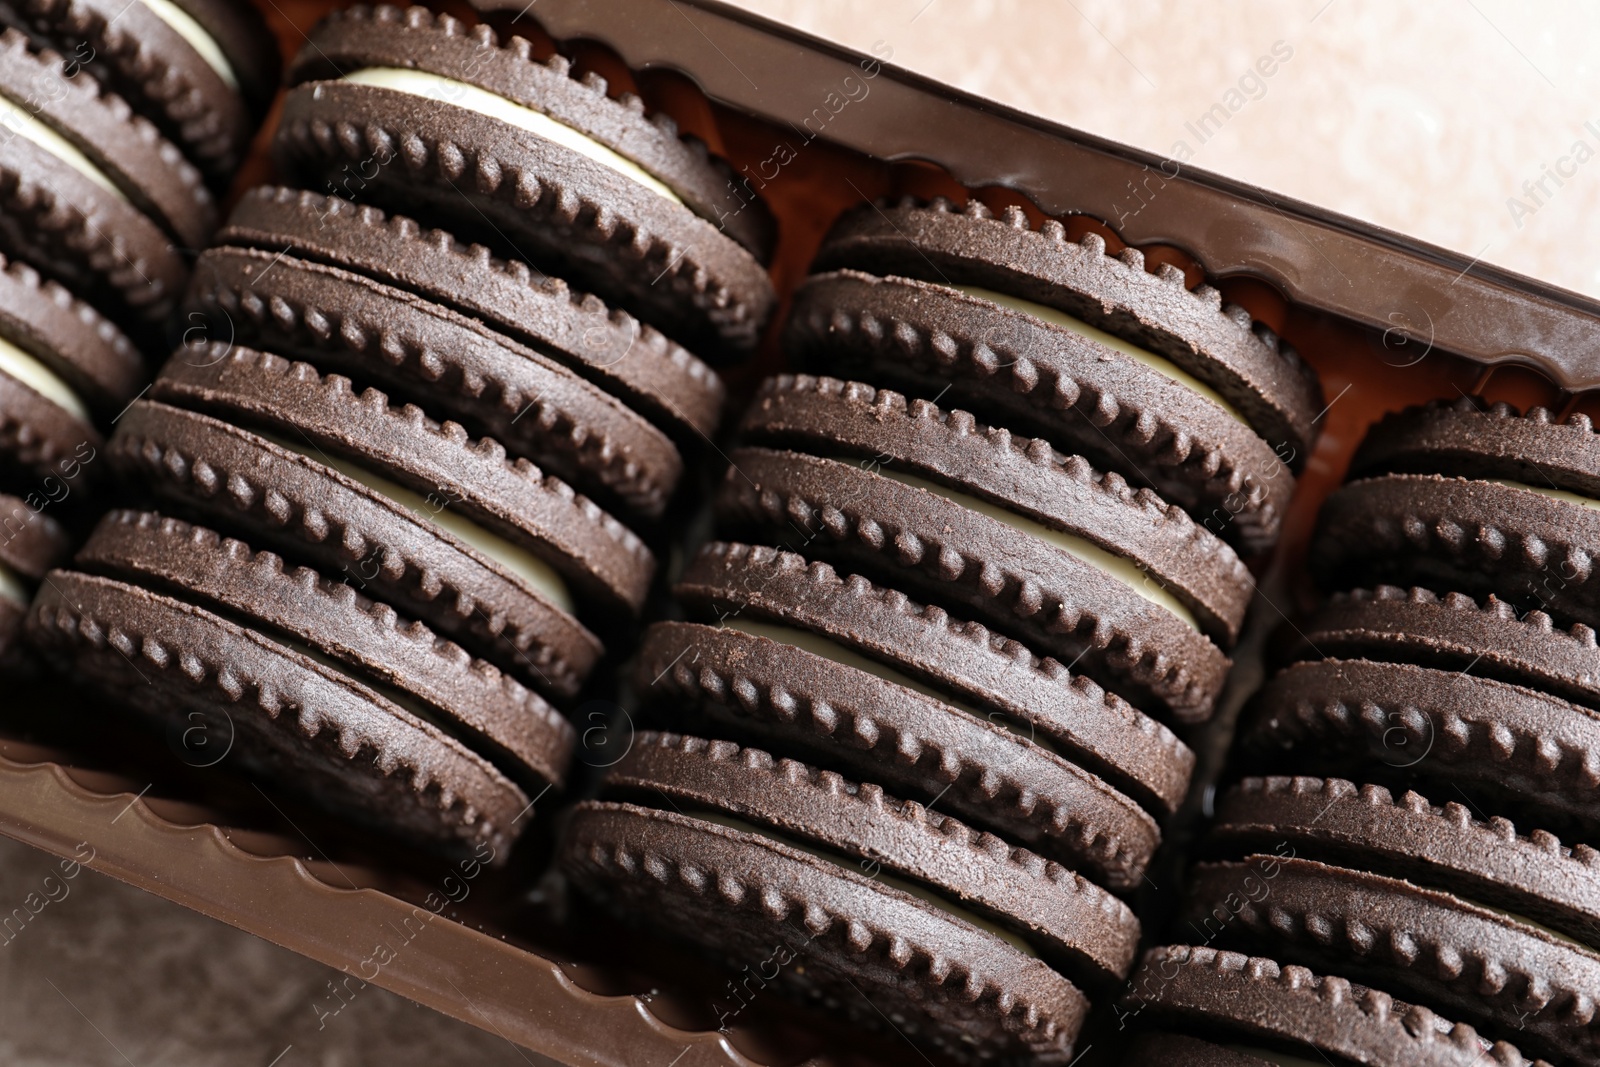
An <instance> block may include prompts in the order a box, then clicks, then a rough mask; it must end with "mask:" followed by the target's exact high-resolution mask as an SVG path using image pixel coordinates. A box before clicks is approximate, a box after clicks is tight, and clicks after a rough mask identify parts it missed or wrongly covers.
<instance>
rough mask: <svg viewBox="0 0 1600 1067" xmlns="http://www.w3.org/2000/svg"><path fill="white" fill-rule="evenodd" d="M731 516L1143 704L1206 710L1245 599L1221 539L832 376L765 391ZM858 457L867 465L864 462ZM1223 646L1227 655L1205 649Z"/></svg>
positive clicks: (1180, 713)
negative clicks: (778, 446)
mask: <svg viewBox="0 0 1600 1067" xmlns="http://www.w3.org/2000/svg"><path fill="white" fill-rule="evenodd" d="M743 428H744V430H745V432H746V436H747V437H748V438H749V439H750V440H752V441H758V442H765V441H768V440H771V441H773V442H775V443H777V442H794V443H805V444H807V445H808V446H809V450H810V451H811V452H820V453H822V455H814V454H802V453H800V452H795V451H789V450H783V451H778V450H773V449H767V448H753V447H746V448H741V449H737V450H735V451H734V452H733V453H731V455H730V457H729V458H730V461H731V465H730V469H729V471H728V473H727V475H726V476H725V477H724V479H723V487H722V491H721V493H720V494H719V496H718V499H717V512H718V516H719V517H720V518H721V519H722V520H723V521H724V523H725V524H726V525H727V526H728V527H729V528H730V530H731V531H732V532H734V533H735V534H740V533H744V534H757V535H759V536H760V537H762V538H764V539H772V540H776V541H778V542H779V543H780V544H784V545H785V546H786V547H790V548H793V549H797V550H800V551H803V552H805V553H806V554H809V555H820V556H822V557H824V558H827V559H830V560H835V561H838V562H839V563H841V564H845V565H848V566H850V567H851V568H852V569H859V570H861V571H863V572H864V573H866V574H868V575H870V576H874V577H876V578H879V579H881V580H882V581H884V582H885V583H887V584H889V585H892V586H894V587H895V588H900V589H904V590H906V591H908V592H910V593H913V594H916V595H918V596H919V597H920V598H924V599H926V600H928V601H930V602H932V603H936V604H940V605H947V606H949V607H950V608H951V609H952V610H957V611H960V612H962V613H963V614H968V615H969V616H970V617H972V618H975V619H977V620H979V621H982V622H983V623H984V624H985V625H989V626H993V627H994V628H996V629H998V630H1000V631H1002V632H1005V633H1008V634H1009V635H1010V636H1013V637H1016V638H1018V639H1019V640H1022V641H1023V642H1024V643H1026V644H1028V645H1029V646H1030V647H1032V648H1035V649H1038V650H1039V651H1041V652H1045V653H1048V654H1051V655H1054V656H1057V657H1060V658H1061V659H1063V660H1067V661H1071V662H1075V663H1079V664H1080V665H1081V666H1080V669H1082V670H1083V671H1084V672H1085V673H1088V674H1090V675H1091V676H1093V677H1094V678H1095V679H1096V680H1097V681H1099V682H1100V683H1101V684H1102V685H1105V686H1107V687H1108V688H1110V689H1112V690H1113V691H1115V692H1117V693H1118V694H1119V695H1121V696H1123V697H1124V698H1125V699H1128V700H1129V701H1131V702H1132V703H1134V704H1136V705H1139V706H1144V707H1154V708H1158V709H1164V710H1167V711H1170V712H1171V713H1172V714H1174V715H1176V716H1177V717H1178V718H1180V719H1183V720H1186V721H1195V720H1200V719H1204V718H1205V717H1207V716H1208V715H1209V713H1210V711H1211V708H1212V705H1213V702H1214V701H1215V698H1216V695H1217V693H1218V692H1219V691H1220V689H1221V685H1222V681H1223V679H1224V677H1225V675H1226V672H1227V668H1228V659H1227V657H1226V656H1225V655H1224V653H1223V652H1222V650H1221V648H1219V647H1218V645H1217V642H1219V641H1220V642H1222V643H1223V644H1231V642H1232V638H1233V636H1234V635H1235V634H1236V633H1237V628H1238V625H1239V623H1240V621H1241V620H1242V617H1243V613H1244V609H1245V607H1246V604H1247V598H1248V595H1249V592H1250V591H1251V590H1252V589H1253V583H1252V582H1251V581H1250V577H1249V574H1248V572H1247V571H1246V570H1245V569H1244V567H1243V565H1242V564H1241V563H1240V562H1239V560H1238V558H1237V557H1236V556H1235V555H1234V553H1233V551H1232V550H1231V549H1229V548H1228V547H1227V546H1226V545H1225V544H1224V543H1223V542H1222V541H1220V540H1219V539H1217V538H1216V537H1215V536H1213V535H1211V534H1209V533H1208V532H1207V531H1205V530H1204V529H1203V528H1202V527H1200V526H1197V525H1196V524H1195V523H1194V522H1192V521H1191V520H1190V519H1189V518H1188V516H1187V515H1185V514H1184V513H1183V512H1182V511H1181V510H1179V509H1176V508H1171V507H1169V506H1167V505H1165V504H1164V503H1163V502H1162V501H1161V500H1160V499H1159V498H1158V497H1156V496H1155V495H1154V494H1153V493H1151V492H1149V491H1148V490H1146V491H1143V492H1135V491H1134V490H1132V489H1130V488H1129V487H1128V486H1127V484H1126V483H1125V482H1124V481H1123V480H1122V479H1121V478H1119V477H1117V476H1116V475H1107V474H1102V473H1100V472H1098V471H1095V470H1093V469H1092V468H1091V467H1089V465H1088V464H1087V463H1086V462H1084V461H1083V460H1081V459H1070V460H1069V459H1067V458H1065V457H1061V456H1060V455H1059V454H1057V453H1055V452H1054V451H1053V450H1051V449H1050V448H1049V446H1047V445H1044V444H1043V443H1042V442H1036V441H1029V440H1027V439H1017V438H1013V437H1012V436H1011V435H1010V434H1009V433H1007V432H1006V431H1004V430H994V429H991V428H989V427H985V426H983V425H981V424H978V423H977V422H976V421H975V420H974V419H973V418H972V417H971V416H970V415H967V414H966V413H963V412H952V413H946V412H944V411H942V410H940V409H939V408H937V407H935V406H934V405H932V404H929V403H927V402H925V401H907V400H906V398H905V397H903V396H901V395H900V394H898V393H892V392H889V391H887V390H874V389H872V388H870V387H868V386H865V385H861V384H859V383H845V382H840V381H837V380H833V379H827V378H823V379H811V378H800V379H779V380H776V381H772V382H769V383H767V385H766V386H765V387H764V389H763V391H762V394H761V395H760V396H759V397H758V398H757V400H756V402H755V404H754V405H753V406H752V409H751V411H750V413H749V414H748V415H747V416H746V419H745V422H744V427H743ZM858 457H860V458H858ZM1208 633H1209V634H1210V635H1212V636H1214V637H1215V639H1216V640H1215V641H1213V640H1212V639H1211V637H1208V636H1207V635H1208Z"/></svg>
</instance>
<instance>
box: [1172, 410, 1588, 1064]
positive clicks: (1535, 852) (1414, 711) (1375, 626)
mask: <svg viewBox="0 0 1600 1067" xmlns="http://www.w3.org/2000/svg"><path fill="white" fill-rule="evenodd" d="M1436 416H1440V418H1439V419H1438V421H1441V422H1452V421H1456V420H1457V419H1458V417H1461V418H1466V419H1471V418H1475V417H1478V416H1487V417H1490V418H1500V419H1514V418H1516V416H1514V415H1511V414H1509V413H1502V414H1500V415H1498V416H1496V415H1492V414H1489V413H1485V412H1480V411H1478V410H1477V409H1476V408H1475V407H1473V408H1465V407H1463V408H1460V409H1456V408H1447V407H1440V408H1435V409H1432V410H1431V412H1428V413H1413V417H1408V418H1407V419H1406V421H1405V422H1404V423H1402V424H1401V426H1402V430H1404V428H1405V426H1408V425H1409V426H1413V427H1415V426H1418V425H1420V424H1424V423H1426V422H1429V421H1434V420H1435V417H1436ZM1435 429H1437V426H1436V427H1435ZM1396 437H1397V438H1398V439H1400V440H1402V441H1403V440H1406V439H1412V440H1415V438H1408V436H1407V434H1397V435H1396ZM1391 440H1393V438H1392V439H1391ZM1390 454H1391V455H1394V454H1396V453H1393V452H1391V453H1390ZM1398 477H1414V476H1412V475H1402V476H1398ZM1364 484H1365V483H1363V482H1359V481H1358V482H1355V483H1352V485H1351V486H1348V487H1347V488H1346V490H1344V491H1343V492H1347V493H1348V492H1351V491H1352V490H1356V491H1359V490H1360V489H1361V488H1362V486H1363V485H1364ZM1469 484H1476V483H1469ZM1528 495H1530V496H1531V495H1534V494H1531V493H1530V494H1528ZM1348 506H1349V505H1348V503H1346V504H1344V505H1341V507H1346V508H1347V507H1348ZM1330 510H1331V508H1330ZM1345 514H1348V512H1345ZM1321 543H1323V542H1322V541H1320V540H1319V544H1321ZM1491 584H1493V580H1492V579H1491ZM1280 652H1281V653H1282V655H1283V657H1284V658H1285V659H1287V660H1288V661H1289V662H1288V664H1287V665H1286V666H1284V667H1283V668H1282V669H1281V670H1280V671H1279V672H1278V673H1277V674H1276V675H1275V676H1274V677H1272V678H1271V680H1269V681H1268V682H1267V684H1266V685H1265V686H1264V687H1263V688H1262V690H1261V691H1260V692H1259V693H1258V694H1257V695H1256V697H1255V698H1254V700H1253V703H1252V705H1251V706H1250V707H1249V708H1247V709H1246V712H1245V714H1244V716H1243V718H1242V719H1241V727H1240V732H1239V747H1238V751H1237V753H1236V759H1235V762H1236V765H1238V766H1239V767H1241V768H1243V769H1244V770H1245V771H1246V772H1252V773H1270V774H1272V775H1275V776H1274V777H1256V778H1246V779H1244V780H1243V781H1242V782H1239V783H1237V784H1236V785H1234V786H1233V787H1231V788H1230V789H1229V790H1227V791H1225V792H1224V793H1223V794H1222V796H1221V797H1220V798H1219V800H1218V802H1217V807H1216V810H1217V822H1216V825H1215V827H1214V828H1213V830H1212V832H1211V834H1210V836H1209V837H1208V838H1207V840H1206V842H1205V844H1204V846H1203V848H1202V852H1203V854H1204V855H1205V857H1206V859H1205V862H1203V863H1201V864H1200V865H1199V866H1198V867H1197V868H1196V869H1195V872H1194V875H1193V877H1192V878H1191V883H1190V892H1191V899H1190V902H1189V904H1188V905H1187V909H1186V914H1185V916H1184V917H1185V918H1187V919H1188V920H1189V921H1191V922H1195V923H1197V924H1200V927H1201V928H1203V929H1207V930H1208V931H1209V930H1213V927H1214V931H1213V932H1214V936H1215V937H1216V938H1217V940H1218V942H1219V943H1220V944H1222V945H1225V946H1226V947H1229V948H1237V949H1241V950H1244V951H1249V952H1260V953H1264V954H1269V955H1271V956H1272V957H1274V958H1276V959H1279V960H1281V961H1284V962H1286V963H1295V964H1302V965H1306V966H1311V967H1314V968H1317V969H1319V970H1322V971H1326V972H1329V973H1334V974H1339V975H1342V976H1345V977H1347V978H1351V979H1355V980H1358V981H1361V982H1364V983H1367V984H1370V985H1372V986H1374V987H1375V988H1379V989H1384V990H1388V991H1391V992H1393V993H1396V994H1398V995H1401V996H1404V997H1406V998H1407V999H1408V1000H1414V1001H1416V1002H1417V1003H1419V1004H1424V1005H1426V1006H1428V1007H1430V1008H1432V1009H1434V1010H1436V1011H1441V1012H1444V1013H1445V1014H1447V1015H1449V1016H1450V1017H1452V1018H1457V1019H1462V1020H1465V1021H1467V1022H1470V1023H1472V1024H1473V1025H1474V1026H1476V1027H1477V1028H1478V1029H1479V1031H1481V1032H1482V1033H1484V1034H1485V1035H1487V1036H1489V1037H1496V1038H1503V1039H1505V1040H1507V1041H1511V1042H1514V1043H1515V1044H1516V1045H1518V1047H1520V1048H1523V1049H1526V1050H1528V1051H1529V1052H1531V1053H1536V1054H1539V1055H1544V1056H1547V1057H1549V1058H1550V1059H1551V1060H1553V1061H1558V1062H1572V1063H1600V1021H1597V1020H1596V1018H1595V1016H1596V1004H1597V1002H1600V937H1597V933H1600V888H1597V887H1600V879H1597V878H1596V872H1597V871H1600V854H1597V853H1596V852H1595V851H1594V850H1593V849H1592V848H1591V847H1589V845H1588V844H1587V843H1586V841H1588V840H1592V835H1593V833H1594V832H1595V830H1596V829H1597V828H1600V803H1597V800H1600V796H1597V792H1600V771H1597V767H1600V763H1597V754H1600V713H1597V711H1596V710H1595V706H1594V704H1595V693H1594V685H1595V682H1594V679H1595V677H1596V668H1597V667H1600V654H1597V653H1596V651H1595V637H1594V631H1593V630H1592V629H1591V628H1590V627H1589V626H1588V625H1586V624H1583V623H1573V624H1570V625H1565V626H1564V625H1560V624H1558V623H1557V622H1556V621H1555V620H1553V619H1552V617H1551V614H1549V613H1547V612H1545V611H1542V610H1541V611H1531V612H1525V613H1519V611H1518V610H1517V609H1516V608H1515V607H1513V605H1512V604H1511V603H1509V602H1507V601H1506V600H1504V599H1500V598H1499V597H1497V596H1486V597H1482V598H1475V597H1472V596H1468V595H1466V594H1464V593H1462V592H1459V591H1450V589H1449V587H1445V589H1443V590H1436V589H1423V588H1411V589H1401V588H1397V587H1392V586H1378V587H1377V588H1376V589H1373V590H1370V591H1369V590H1361V589H1357V590H1353V591H1349V592H1345V593H1340V594H1337V595H1335V596H1334V597H1332V598H1331V599H1330V600H1329V601H1328V602H1327V603H1325V604H1324V605H1322V606H1321V607H1320V608H1318V609H1317V610H1315V611H1313V612H1312V613H1311V614H1310V615H1309V616H1308V617H1307V618H1306V619H1304V620H1303V621H1301V622H1300V623H1298V624H1297V625H1296V626H1295V627H1294V632H1293V635H1292V636H1287V637H1286V638H1285V640H1283V641H1282V642H1281V643H1280ZM1286 771H1288V772H1293V773H1296V774H1299V775H1301V777H1277V776H1276V775H1282V774H1283V773H1284V772H1286ZM1564 841H1565V842H1567V843H1564ZM1269 849H1270V850H1273V851H1274V852H1276V853H1278V854H1279V855H1280V856H1282V857H1283V858H1282V859H1281V861H1279V862H1277V863H1276V864H1275V869H1276V876H1275V878H1274V880H1272V881H1271V883H1270V886H1269V891H1268V892H1266V893H1264V894H1261V895H1258V896H1254V897H1249V898H1247V899H1240V898H1239V894H1238V887H1239V885H1240V884H1241V879H1242V878H1243V872H1245V871H1246V870H1247V869H1249V868H1250V867H1251V866H1252V865H1257V864H1260V863H1261V862H1262V860H1261V854H1262V853H1263V852H1265V851H1267V850H1269ZM1230 898H1232V899H1233V903H1231V904H1230V903H1229V900H1230Z"/></svg>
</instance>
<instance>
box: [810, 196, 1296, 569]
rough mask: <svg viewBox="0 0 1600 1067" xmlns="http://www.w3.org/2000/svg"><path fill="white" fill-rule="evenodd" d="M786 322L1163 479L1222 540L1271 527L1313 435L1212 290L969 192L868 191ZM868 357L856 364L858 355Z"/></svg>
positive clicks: (1289, 364)
mask: <svg viewBox="0 0 1600 1067" xmlns="http://www.w3.org/2000/svg"><path fill="white" fill-rule="evenodd" d="M813 269H814V270H816V271H819V272H821V273H819V274H817V275H815V276H813V277H812V278H811V279H809V280H808V281H807V282H806V283H805V284H804V285H803V286H802V287H801V289H800V291H799V292H798V293H797V294H796V299H795V312H794V314H793V315H792V316H791V318H790V322H789V327H788V330H787V333H786V343H787V345H788V347H789V349H790V350H791V351H792V352H794V353H795V354H796V355H797V356H798V357H800V358H803V359H806V360H808V361H809V362H811V363H813V364H815V365H818V366H825V367H828V368H838V369H839V370H841V371H843V370H847V369H848V370H849V373H850V374H851V376H858V375H859V376H864V377H867V378H868V379H869V380H874V381H877V380H882V381H884V382H885V384H892V385H895V386H897V387H901V388H908V389H913V390H919V391H920V390H927V389H938V390H939V392H940V393H941V395H942V393H943V391H944V390H945V389H950V390H952V391H953V392H954V396H955V398H956V399H957V400H958V402H960V403H961V404H962V405H964V406H965V405H971V406H972V408H973V409H974V410H975V411H976V412H977V413H978V414H980V415H981V416H983V417H985V418H990V419H993V420H995V421H997V422H1000V423H1003V424H1006V425H1009V426H1012V428H1014V429H1017V430H1020V431H1024V432H1027V433H1030V434H1034V435H1037V436H1041V437H1043V438H1045V439H1046V440H1049V441H1051V442H1052V443H1054V444H1057V445H1059V446H1061V447H1064V448H1070V449H1071V450H1073V451H1082V452H1084V453H1085V454H1086V455H1087V456H1088V457H1089V458H1090V459H1091V460H1093V461H1094V462H1097V463H1100V464H1101V465H1103V466H1106V467H1109V468H1112V469H1115V470H1117V472H1118V473H1119V474H1121V475H1122V476H1124V477H1126V478H1128V479H1130V480H1134V481H1136V483H1137V484H1141V485H1144V486H1146V487H1150V488H1155V489H1157V490H1158V491H1160V492H1161V493H1163V495H1165V496H1167V497H1168V499H1170V500H1171V501H1173V502H1174V503H1177V504H1180V505H1182V506H1184V507H1186V508H1188V509H1189V510H1190V511H1191V513H1192V514H1193V515H1194V517H1195V519H1196V520H1197V521H1199V522H1201V523H1203V524H1205V525H1206V526H1207V527H1208V528H1210V529H1212V530H1213V531H1214V532H1216V533H1219V534H1221V535H1222V536H1224V537H1226V538H1227V539H1228V540H1230V541H1233V542H1235V543H1238V544H1241V545H1244V546H1246V547H1248V548H1251V549H1257V548H1261V547H1265V546H1266V545H1269V544H1270V543H1271V542H1272V540H1273V539H1274V538H1275V537H1276V534H1277V527H1278V523H1279V522H1280V521H1281V517H1282V515H1281V513H1282V508H1283V506H1284V505H1285V503H1286V502H1287V500H1288V497H1289V494H1290V493H1291V492H1292V490H1293V475H1292V472H1293V471H1296V470H1299V469H1300V467H1301V466H1302V465H1303V464H1304V462H1305V459H1306V456H1307V454H1308V453H1309V450H1310V447H1311V445H1312V443H1313V442H1314V440H1315V430H1316V427H1315V422H1316V418H1317V417H1318V411H1319V408H1320V407H1321V403H1320V394H1319V391H1318V389H1317V386H1316V382H1315V380H1314V378H1313V377H1312V375H1311V374H1310V372H1309V370H1308V369H1307V368H1306V367H1305V366H1304V365H1303V364H1302V363H1301V362H1300V361H1299V359H1298V357H1297V356H1296V355H1295V354H1294V352H1293V350H1292V349H1290V348H1289V347H1288V346H1287V345H1284V344H1283V343H1282V342H1281V341H1280V340H1279V339H1278V338H1277V337H1276V336H1275V335H1274V334H1272V332H1271V331H1270V330H1267V329H1266V328H1265V327H1263V326H1261V325H1259V324H1254V323H1252V321H1251V319H1250V316H1249V315H1248V313H1246V312H1245V311H1244V310H1243V309H1241V308H1238V307H1235V306H1232V305H1230V306H1228V307H1226V308H1225V307H1223V306H1222V303H1221V297H1220V294H1219V293H1218V292H1217V290H1215V289H1213V288H1211V287H1209V286H1202V287H1201V288H1200V289H1197V290H1195V291H1194V292H1190V291H1189V290H1187V289H1186V288H1185V287H1184V277H1183V273H1182V272H1181V271H1178V270H1177V269H1176V268H1173V267H1171V266H1164V267H1163V268H1162V269H1161V270H1160V271H1158V272H1157V273H1156V274H1150V273H1147V272H1146V271H1145V270H1144V257H1143V255H1142V254H1141V253H1139V252H1138V251H1137V250H1134V249H1128V250H1126V251H1124V252H1123V253H1121V254H1120V255H1119V256H1117V257H1111V256H1108V255H1107V254H1106V246H1105V242H1104V241H1103V240H1102V239H1101V238H1100V237H1099V236H1098V235H1095V234H1090V235H1088V236H1086V237H1084V238H1083V240H1082V241H1080V242H1078V243H1076V244H1073V243H1070V242H1068V241H1067V240H1066V234H1065V230H1064V228H1063V227H1062V225H1061V224H1060V223H1059V222H1057V221H1055V220H1050V221H1047V222H1045V223H1044V224H1043V226H1042V227H1040V228H1039V229H1038V230H1035V229H1033V228H1032V227H1031V225H1030V224H1029V222H1028V220H1027V217H1026V216H1025V215H1024V214H1023V213H1022V212H1021V211H1020V210H1018V209H1016V208H1011V209H1008V210H1007V212H1006V213H1005V215H1004V217H1003V218H996V217H995V216H994V215H993V213H992V212H991V211H989V209H988V208H986V207H984V206H983V205H982V204H981V203H979V202H978V201H975V200H974V201H969V202H968V203H967V204H966V205H965V206H964V207H961V208H959V209H958V208H957V207H956V206H955V205H953V204H952V203H950V202H949V201H946V200H942V199H939V200H934V201H931V202H928V203H922V202H918V201H915V200H909V199H908V200H903V201H901V202H899V203H898V204H893V205H890V204H881V205H865V206H863V207H862V208H859V209H857V210H855V211H853V212H850V213H848V214H847V215H845V216H844V217H843V218H842V219H841V220H840V221H839V222H838V224H836V225H835V227H834V229H833V232H832V233H831V234H830V235H829V237H828V239H827V240H826V241H825V242H824V244H823V247H822V249H821V251H819V253H818V255H817V259H816V261H815V263H814V264H813ZM857 368H860V369H857Z"/></svg>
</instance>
